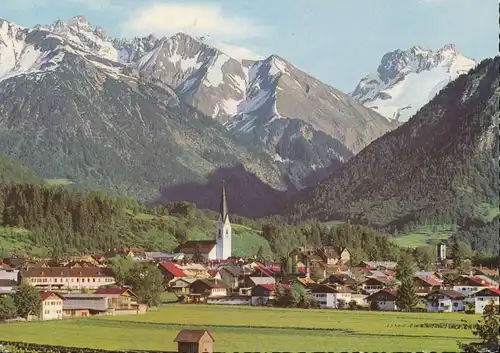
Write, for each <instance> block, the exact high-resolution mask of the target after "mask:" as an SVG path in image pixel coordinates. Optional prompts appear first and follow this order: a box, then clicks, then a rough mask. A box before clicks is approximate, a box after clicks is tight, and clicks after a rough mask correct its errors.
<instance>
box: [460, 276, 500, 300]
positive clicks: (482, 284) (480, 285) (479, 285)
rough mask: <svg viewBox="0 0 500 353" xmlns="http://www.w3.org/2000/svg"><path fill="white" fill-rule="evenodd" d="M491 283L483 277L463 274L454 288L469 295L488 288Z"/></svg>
mask: <svg viewBox="0 0 500 353" xmlns="http://www.w3.org/2000/svg"><path fill="white" fill-rule="evenodd" d="M490 285H491V284H490V283H489V282H487V281H485V280H484V279H482V278H477V277H467V276H462V278H461V279H460V280H459V281H458V282H457V283H455V284H454V285H453V290H454V291H456V292H460V293H462V294H463V295H465V296H469V295H472V294H475V293H476V292H479V291H480V290H483V289H485V288H488V287H489V286H490Z"/></svg>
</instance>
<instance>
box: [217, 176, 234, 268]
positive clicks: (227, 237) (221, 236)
mask: <svg viewBox="0 0 500 353" xmlns="http://www.w3.org/2000/svg"><path fill="white" fill-rule="evenodd" d="M231 238H232V232H231V222H230V221H229V215H228V213H227V202H226V187H225V185H224V182H222V195H221V199H220V211H219V220H218V221H217V234H216V238H215V239H216V245H215V248H216V258H217V260H226V259H227V258H228V257H231Z"/></svg>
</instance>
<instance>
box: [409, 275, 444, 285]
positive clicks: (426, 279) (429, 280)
mask: <svg viewBox="0 0 500 353" xmlns="http://www.w3.org/2000/svg"><path fill="white" fill-rule="evenodd" d="M415 278H418V279H420V280H421V281H423V282H425V283H427V284H428V285H430V286H441V285H442V284H443V283H442V282H440V281H438V280H437V279H435V278H432V277H423V276H415Z"/></svg>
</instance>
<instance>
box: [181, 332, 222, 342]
mask: <svg viewBox="0 0 500 353" xmlns="http://www.w3.org/2000/svg"><path fill="white" fill-rule="evenodd" d="M205 334H208V335H209V336H210V338H211V339H212V342H215V340H214V338H213V336H212V335H211V334H210V332H208V331H207V330H181V331H180V332H179V333H178V334H177V337H175V339H174V342H182V343H197V342H199V341H200V339H201V338H202V337H203V336H204V335H205Z"/></svg>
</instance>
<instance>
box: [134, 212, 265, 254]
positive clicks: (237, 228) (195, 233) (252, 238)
mask: <svg viewBox="0 0 500 353" xmlns="http://www.w3.org/2000/svg"><path fill="white" fill-rule="evenodd" d="M133 217H134V218H136V219H140V220H144V221H148V220H153V219H154V218H161V219H162V220H164V221H165V222H166V223H167V224H171V225H172V226H176V224H177V223H178V222H179V221H180V220H179V218H178V217H175V216H153V215H149V214H144V213H138V214H136V215H133ZM216 225H217V222H216V221H212V220H207V222H206V224H204V225H202V226H196V225H193V226H190V227H189V228H188V229H187V231H188V238H189V239H196V240H203V239H213V238H214V236H215V231H216ZM232 232H233V234H232V235H233V237H232V249H233V250H232V251H233V255H234V256H243V257H252V256H255V255H256V254H257V252H258V250H259V247H261V246H262V247H263V250H264V254H266V253H268V252H270V247H269V243H268V242H267V240H266V239H264V238H263V237H262V236H261V235H260V233H261V231H260V230H255V229H251V228H249V227H246V226H244V225H241V224H232ZM152 236H161V237H162V239H161V241H162V242H163V243H164V244H165V245H164V246H163V247H166V250H173V248H175V247H176V246H177V242H176V241H175V238H173V237H170V238H171V239H165V234H152ZM150 240H151V241H150V243H151V242H154V239H150Z"/></svg>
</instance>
